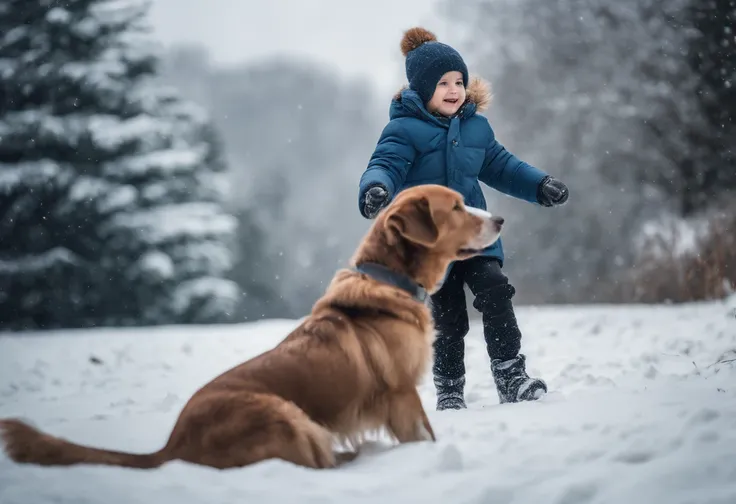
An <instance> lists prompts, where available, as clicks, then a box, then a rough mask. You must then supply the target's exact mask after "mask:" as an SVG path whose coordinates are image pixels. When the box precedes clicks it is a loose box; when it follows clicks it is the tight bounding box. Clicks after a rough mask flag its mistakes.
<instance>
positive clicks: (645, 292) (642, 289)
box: [616, 207, 736, 303]
mask: <svg viewBox="0 0 736 504" xmlns="http://www.w3.org/2000/svg"><path fill="white" fill-rule="evenodd" d="M703 228H704V231H703V232H701V233H699V234H697V235H696V237H695V240H694V243H693V247H692V248H691V249H690V250H686V251H681V250H678V244H680V243H681V239H682V236H681V235H680V234H679V233H678V231H677V230H676V229H674V228H672V229H669V230H666V231H667V232H663V233H659V234H656V235H654V236H650V237H649V239H648V240H647V242H646V243H645V245H644V247H643V249H642V255H641V257H640V259H639V261H637V264H636V265H635V267H634V268H633V269H631V271H630V272H629V275H627V278H625V279H623V281H621V282H619V287H620V289H619V292H618V293H617V296H616V297H618V298H620V301H623V302H639V303H662V302H672V303H684V302H690V301H703V300H713V299H722V298H725V297H727V296H728V295H729V294H731V293H732V292H733V291H734V290H736V207H731V208H730V209H729V210H728V211H726V212H720V213H718V214H715V215H713V216H712V217H710V218H709V219H708V220H707V226H703Z"/></svg>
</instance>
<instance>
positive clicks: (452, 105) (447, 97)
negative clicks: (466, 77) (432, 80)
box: [427, 71, 465, 117]
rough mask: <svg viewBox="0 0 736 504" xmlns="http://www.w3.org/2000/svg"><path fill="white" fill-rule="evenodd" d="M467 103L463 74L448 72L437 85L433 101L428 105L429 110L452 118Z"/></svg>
mask: <svg viewBox="0 0 736 504" xmlns="http://www.w3.org/2000/svg"><path fill="white" fill-rule="evenodd" d="M464 102H465V86H464V85H463V74H461V73H460V72H455V71H453V72H447V73H446V74H445V75H443V76H442V78H441V79H440V81H439V82H438V83H437V87H436V88H435V90H434V95H433V96H432V99H431V100H429V103H427V110H429V111H430V112H432V113H440V114H442V115H444V116H447V117H450V116H452V115H454V114H455V112H457V111H458V109H459V108H460V107H461V106H462V104H463V103H464Z"/></svg>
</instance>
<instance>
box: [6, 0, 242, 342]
mask: <svg viewBox="0 0 736 504" xmlns="http://www.w3.org/2000/svg"><path fill="white" fill-rule="evenodd" d="M146 13H147V5H145V4H143V3H142V2H138V1H122V0H68V1H64V2H58V1H51V0H6V1H4V2H3V3H2V4H0V83H1V84H0V93H2V94H1V95H0V104H1V106H2V108H0V327H4V328H11V329H27V328H56V327H88V326H97V325H140V324H164V323H194V322H217V321H223V320H227V319H228V318H229V314H231V313H232V311H233V310H234V308H235V305H236V304H237V302H238V299H239V296H240V293H239V288H238V287H237V285H236V284H235V283H233V282H231V281H228V280H226V279H225V278H224V277H225V275H226V272H227V271H228V270H229V269H230V267H231V262H232V258H231V254H230V246H231V243H230V241H231V240H232V237H233V233H234V228H235V219H234V218H233V217H232V216H230V215H228V214H227V213H226V212H225V211H224V210H223V207H222V203H221V202H222V201H223V198H224V188H225V183H224V176H225V172H226V166H225V164H224V162H223V160H222V153H221V152H220V147H219V144H218V140H217V137H216V134H215V132H214V131H213V129H212V127H211V125H210V124H209V122H208V119H207V117H206V116H205V115H204V114H203V112H202V110H201V109H199V108H198V107H197V106H195V105H193V104H191V103H188V102H186V101H183V100H181V99H180V98H179V97H178V95H177V93H176V92H175V91H174V90H172V89H167V88H164V87H161V86H158V85H156V84H155V79H154V78H155V75H156V70H157V69H156V65H157V62H158V60H157V56H156V54H155V52H154V50H153V46H152V44H151V43H150V41H149V39H148V33H147V27H146V25H145V16H146Z"/></svg>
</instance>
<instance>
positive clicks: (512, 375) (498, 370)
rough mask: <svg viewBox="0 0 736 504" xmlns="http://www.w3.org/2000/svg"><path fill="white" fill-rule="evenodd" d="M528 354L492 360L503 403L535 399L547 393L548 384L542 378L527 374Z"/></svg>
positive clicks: (492, 369) (499, 395)
mask: <svg viewBox="0 0 736 504" xmlns="http://www.w3.org/2000/svg"><path fill="white" fill-rule="evenodd" d="M525 364H526V356H525V355H524V354H519V355H517V356H516V357H514V358H513V359H509V360H507V361H501V360H500V359H495V360H492V361H491V371H492V372H493V379H494V381H495V382H496V390H497V391H498V398H499V399H500V401H501V404H503V403H510V402H520V401H534V400H536V399H539V398H540V397H542V395H544V394H546V393H547V384H546V383H545V382H544V380H542V379H540V378H530V377H529V375H527V374H526V367H525Z"/></svg>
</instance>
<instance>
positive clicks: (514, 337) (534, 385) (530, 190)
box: [358, 28, 568, 410]
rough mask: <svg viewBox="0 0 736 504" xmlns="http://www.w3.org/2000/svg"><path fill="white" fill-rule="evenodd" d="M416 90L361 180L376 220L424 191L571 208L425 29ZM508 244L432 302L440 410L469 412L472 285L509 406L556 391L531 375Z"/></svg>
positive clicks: (475, 202)
mask: <svg viewBox="0 0 736 504" xmlns="http://www.w3.org/2000/svg"><path fill="white" fill-rule="evenodd" d="M401 50H402V53H403V54H404V56H405V57H406V76H407V79H408V81H409V87H408V88H407V89H403V90H402V91H401V92H400V93H398V94H397V95H396V96H395V97H394V99H393V100H392V102H391V109H390V114H389V115H390V121H389V123H388V124H387V125H386V127H385V128H384V130H383V132H382V133H381V136H380V138H379V140H378V144H377V146H376V149H375V151H374V153H373V155H372V156H371V159H370V161H369V163H368V167H367V168H366V170H365V172H364V173H363V175H362V177H361V179H360V184H359V185H360V189H359V196H358V205H359V208H360V212H361V214H362V215H363V216H364V217H366V218H369V219H373V218H375V217H376V215H377V214H378V212H379V211H380V210H381V209H382V208H383V207H385V206H386V205H387V204H388V203H389V202H390V201H391V200H392V198H393V197H395V196H396V194H397V193H398V192H399V191H401V190H403V189H405V188H408V187H411V186H415V185H419V184H442V185H445V186H448V187H450V188H452V189H455V190H457V191H459V192H460V193H461V194H462V195H463V196H464V197H465V202H466V204H467V205H469V206H473V207H478V208H482V209H486V201H485V198H484V196H483V193H482V191H481V188H480V184H479V181H480V182H483V183H485V184H486V185H488V186H490V187H493V188H494V189H496V190H498V191H501V192H503V193H506V194H509V195H511V196H514V197H516V198H519V199H522V200H525V201H529V202H531V203H536V204H539V205H542V206H547V207H550V206H554V205H561V204H563V203H565V202H566V201H567V198H568V189H567V187H565V185H564V184H562V183H561V182H559V181H558V180H556V179H554V178H552V177H551V176H549V175H547V174H546V173H544V172H542V171H541V170H539V169H537V168H535V167H533V166H531V165H529V164H527V163H525V162H523V161H521V160H520V159H518V158H517V157H516V156H514V155H513V154H511V153H510V152H508V151H507V150H506V149H505V148H504V147H503V146H502V145H501V144H500V143H498V142H497V141H496V139H495V135H494V133H493V130H492V129H491V126H490V124H489V123H488V120H487V119H486V118H485V117H483V116H481V115H479V114H476V112H482V111H483V110H484V109H485V108H486V107H487V105H488V104H489V102H490V93H489V90H488V86H487V85H486V84H485V83H484V82H483V81H481V80H480V79H477V78H474V79H473V80H472V81H470V82H469V77H468V69H467V67H466V65H465V63H464V61H463V59H462V57H461V56H460V54H459V53H458V52H457V51H456V50H454V49H453V48H452V47H450V46H448V45H446V44H442V43H440V42H438V41H437V39H436V37H435V35H434V34H433V33H431V32H429V31H427V30H425V29H423V28H412V29H410V30H408V31H407V32H405V33H404V37H403V39H402V41H401ZM503 261H504V254H503V246H502V243H501V240H499V241H497V242H496V243H495V244H494V245H492V246H491V247H489V248H488V249H486V250H485V251H484V252H483V254H482V255H480V256H477V257H473V258H471V259H468V260H464V261H458V262H455V263H453V265H451V266H450V268H449V271H448V274H447V276H446V279H445V281H444V283H443V285H442V287H441V289H440V290H439V291H438V292H436V293H435V294H434V295H433V296H432V297H431V307H432V315H433V318H434V321H435V327H436V330H437V337H436V340H435V344H434V349H435V361H434V365H433V368H432V371H433V375H434V384H435V387H436V390H437V409H438V410H444V409H461V408H465V407H466V405H465V398H464V388H465V363H464V359H465V344H464V338H465V335H466V334H467V333H468V330H469V325H468V314H467V310H466V305H465V293H464V290H463V288H464V284H466V283H467V284H468V287H469V288H470V290H471V292H472V293H473V295H474V296H475V299H474V302H473V306H474V307H475V308H476V309H477V310H478V311H480V312H481V314H482V318H483V330H484V337H485V341H486V346H487V351H488V356H489V357H490V359H491V372H492V374H493V377H494V381H495V383H496V388H497V391H498V396H499V399H500V402H501V403H506V402H517V401H525V400H534V399H537V398H539V397H540V396H541V395H543V394H544V393H546V392H547V385H546V384H545V382H544V381H543V380H542V379H539V378H530V377H529V376H528V375H527V373H526V368H525V361H526V358H525V356H524V355H523V354H520V353H519V351H520V348H521V332H520V331H519V327H518V325H517V323H516V316H515V314H514V310H513V306H512V303H511V299H512V297H513V296H514V293H515V290H514V287H513V286H512V285H511V284H510V283H509V281H508V278H507V277H506V276H505V275H504V274H503V273H502V272H501V268H502V266H503Z"/></svg>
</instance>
